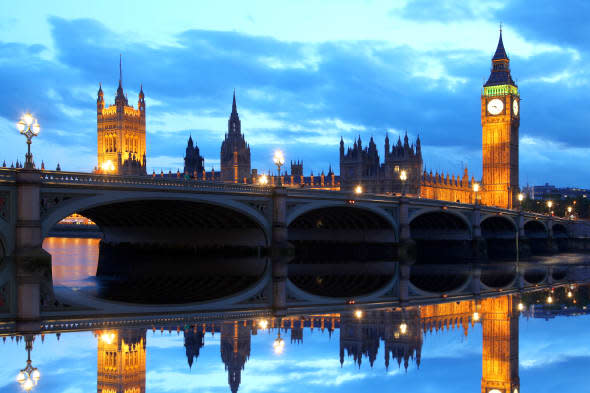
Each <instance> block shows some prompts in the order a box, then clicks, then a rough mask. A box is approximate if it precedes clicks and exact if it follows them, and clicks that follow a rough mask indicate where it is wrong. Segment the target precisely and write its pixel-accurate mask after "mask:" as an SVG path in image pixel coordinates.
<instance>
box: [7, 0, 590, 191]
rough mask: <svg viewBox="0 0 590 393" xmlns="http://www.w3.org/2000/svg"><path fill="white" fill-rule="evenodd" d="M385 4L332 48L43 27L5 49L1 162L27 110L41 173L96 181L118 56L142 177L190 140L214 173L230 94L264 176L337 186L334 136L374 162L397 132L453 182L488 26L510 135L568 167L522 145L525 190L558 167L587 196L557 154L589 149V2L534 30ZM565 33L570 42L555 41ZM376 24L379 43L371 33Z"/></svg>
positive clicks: (483, 69)
mask: <svg viewBox="0 0 590 393" xmlns="http://www.w3.org/2000/svg"><path fill="white" fill-rule="evenodd" d="M386 6H387V7H391V5H390V4H389V3H387V4H386V3H379V4H374V5H373V8H370V7H365V6H363V7H364V8H363V7H361V6H352V5H349V6H346V7H344V8H346V9H347V10H349V11H350V12H352V14H351V15H354V13H359V12H366V13H367V14H366V15H375V18H374V22H373V24H374V25H375V26H371V29H373V30H371V31H370V32H368V33H367V34H366V35H363V34H357V36H358V37H362V38H364V39H353V38H352V37H345V35H341V36H340V37H341V38H340V39H333V32H331V31H328V30H329V29H328V27H326V28H325V29H324V30H321V31H318V32H316V35H317V36H318V37H322V39H309V34H307V33H308V32H305V33H302V34H301V39H299V40H298V39H285V36H283V35H280V34H278V33H277V34H271V32H270V31H269V30H264V33H263V32H262V30H256V29H257V28H258V27H260V26H262V23H263V21H264V23H266V24H267V25H268V24H269V23H272V22H271V21H269V20H268V19H265V18H263V17H260V18H259V17H258V16H256V24H255V25H256V27H252V28H244V29H236V30H235V31H231V29H227V30H224V29H222V28H219V29H214V28H195V26H196V27H199V25H198V24H195V25H192V26H186V25H185V24H181V25H179V26H181V27H179V28H177V29H176V30H174V29H171V31H173V33H169V36H166V37H162V39H161V40H157V42H156V41H153V42H150V41H148V40H146V39H145V37H139V36H136V35H134V34H125V33H123V32H122V31H121V30H120V29H115V28H114V27H113V23H111V22H110V21H106V20H104V19H103V20H97V19H90V18H79V19H67V18H60V17H55V16H52V17H50V18H48V21H47V23H48V24H49V27H50V33H51V39H52V40H51V43H50V44H49V43H44V44H43V45H40V44H26V43H22V42H0V83H2V86H3V89H2V91H0V135H2V136H3V137H6V138H7V139H6V140H7V141H9V142H10V148H7V147H4V146H5V145H3V146H2V147H0V159H7V160H9V161H13V160H14V159H15V158H16V157H14V156H15V152H16V151H18V150H17V149H15V147H17V146H22V145H24V144H23V142H22V140H21V141H20V142H19V138H18V135H17V136H16V137H15V136H14V134H15V130H14V126H13V124H14V122H15V120H16V119H18V117H19V116H20V114H21V112H22V111H24V110H32V111H33V112H34V113H35V115H37V117H38V118H39V120H40V122H41V125H42V133H41V135H40V137H39V138H36V140H35V142H34V144H33V151H34V154H35V157H36V159H37V161H38V160H39V159H42V160H44V161H46V162H47V163H48V164H49V163H50V167H54V166H55V164H56V163H57V161H60V162H61V163H62V168H64V169H68V170H91V169H92V168H93V167H94V165H96V157H95V155H96V152H95V149H96V120H95V117H94V108H95V95H96V90H97V87H98V86H97V85H98V83H99V82H102V83H103V90H104V91H105V98H106V100H107V102H108V103H111V102H112V101H113V96H114V92H115V89H116V84H117V81H118V69H117V67H118V64H117V60H118V59H117V57H118V55H119V53H123V85H124V88H125V92H126V93H127V94H128V97H129V101H130V103H134V102H135V101H136V98H137V91H138V88H139V85H140V84H141V83H143V86H144V91H145V93H146V96H147V97H146V98H147V102H148V105H147V121H148V136H147V142H148V170H150V171H151V170H152V169H154V170H156V171H159V170H160V169H161V168H163V169H165V170H166V169H168V170H175V169H176V168H178V167H180V168H181V169H182V163H183V162H182V158H183V155H184V148H185V147H186V139H187V138H188V135H189V134H190V133H192V135H193V138H194V139H196V140H197V143H198V145H199V147H200V149H201V153H202V155H204V156H205V157H206V158H207V161H206V163H205V164H206V166H207V168H210V167H211V166H215V168H216V170H219V166H218V165H219V164H218V161H216V160H218V158H217V157H218V155H219V148H220V144H221V141H222V139H223V136H224V134H225V132H226V127H227V118H228V115H229V112H230V109H231V107H230V105H231V93H232V91H233V89H234V88H236V89H237V97H238V111H239V113H240V117H241V119H242V128H243V131H244V133H245V135H246V139H247V141H248V142H249V143H250V144H251V147H252V160H253V162H252V167H253V168H257V169H259V170H260V171H266V170H268V169H272V161H271V159H270V158H271V157H272V151H273V150H274V149H276V148H279V147H280V148H283V149H284V150H285V154H286V158H287V160H290V159H302V160H303V161H304V169H305V172H306V173H309V172H310V171H312V170H313V171H314V172H315V173H318V172H320V171H321V170H324V171H326V170H327V169H328V166H329V165H330V164H331V165H332V166H333V167H334V168H335V169H336V171H337V172H338V159H339V157H338V142H339V140H340V136H343V137H344V140H345V142H346V143H347V144H348V143H350V141H351V140H352V138H353V137H355V136H356V135H359V134H360V135H361V137H362V138H363V141H368V139H369V138H370V137H371V136H373V137H375V140H376V143H377V145H378V147H379V149H380V151H381V157H383V151H382V146H383V143H382V141H383V138H384V133H385V130H386V129H394V130H408V131H409V133H410V134H411V135H417V134H418V133H419V134H420V136H421V138H422V142H423V146H424V148H423V154H424V157H425V167H426V168H434V169H438V168H439V167H440V169H441V170H444V171H445V172H446V171H448V172H451V173H458V172H460V169H461V163H460V161H465V165H466V166H468V167H469V168H470V172H473V173H475V174H476V175H477V174H478V173H479V172H481V152H480V150H479V149H481V124H480V115H481V114H480V110H481V104H480V94H481V86H482V83H483V80H484V79H485V78H486V77H487V74H488V73H489V68H490V57H491V56H492V54H493V51H494V49H495V44H496V42H497V41H496V40H497V33H496V27H495V26H496V24H497V20H503V21H504V22H505V23H506V30H505V31H506V34H505V36H504V43H505V46H506V49H507V50H508V53H509V55H510V56H511V59H512V62H511V67H512V70H513V75H514V76H515V78H517V79H518V83H519V85H520V88H521V94H522V98H523V102H522V118H521V126H520V131H521V135H525V136H526V137H527V138H534V139H535V140H538V141H541V140H549V141H553V142H555V143H556V144H558V145H559V146H560V147H561V151H562V152H563V153H564V154H549V153H548V152H544V151H543V150H546V148H547V145H546V144H542V143H541V144H538V145H536V146H532V145H526V144H525V145H522V146H521V179H529V181H530V182H531V183H544V182H545V181H547V176H548V175H547V174H548V173H551V172H552V170H553V168H555V167H560V168H562V167H563V168H569V169H570V170H568V171H563V173H562V176H561V177H560V178H558V179H557V181H556V180H551V181H553V182H554V183H557V184H558V185H560V184H576V183H577V184H578V185H581V186H590V183H588V184H583V183H584V182H587V181H588V180H584V179H586V177H584V174H585V173H586V172H587V171H588V169H590V168H589V167H588V166H587V165H586V166H585V165H579V163H574V162H573V161H572V159H571V157H570V156H568V154H567V153H569V152H571V151H576V149H577V150H579V151H584V149H588V148H590V134H588V133H587V132H586V130H585V124H587V123H588V122H589V121H590V113H588V111H587V110H586V109H585V107H586V103H585V98H584V97H585V94H586V90H587V85H588V83H589V81H590V78H589V76H588V74H589V72H588V71H586V70H588V69H590V67H589V65H590V64H589V63H590V62H589V61H588V59H589V58H588V50H587V49H588V48H587V44H586V43H585V41H584V40H581V39H580V37H582V36H585V32H586V30H585V29H587V27H586V24H583V23H577V22H576V21H577V20H578V19H577V18H580V16H578V15H582V14H583V11H584V10H585V8H586V7H587V6H586V5H585V4H582V3H579V4H577V7H578V9H579V10H580V12H573V13H572V12H569V14H577V15H569V14H568V11H567V10H565V9H564V8H568V7H557V6H555V5H553V3H550V2H548V1H541V2H540V3H539V7H538V9H537V7H535V12H536V14H538V16H539V18H524V17H522V15H523V14H524V13H527V12H529V11H530V7H529V6H527V5H526V3H524V2H522V1H516V2H510V3H504V2H499V3H497V2H475V1H472V2H450V1H441V2H436V3H432V2H431V3H429V4H428V6H426V5H425V4H424V3H423V2H421V1H413V2H407V3H405V4H403V5H396V6H395V9H393V10H391V12H390V13H389V14H387V12H384V13H383V12H382V11H383V9H384V7H386ZM318 7H319V8H318V13H317V15H315V16H314V18H320V19H318V20H321V18H326V17H327V16H328V15H329V12H328V11H329V10H330V9H331V8H330V7H329V6H324V5H322V6H318ZM299 11H300V10H299ZM299 11H298V10H297V9H293V11H292V12H293V13H294V14H297V12H299ZM261 12H262V11H261ZM322 12H324V14H322ZM518 15H521V17H518ZM162 17H163V18H165V16H162ZM346 18H347V17H346V16H342V17H339V18H336V19H335V20H334V23H336V25H338V24H339V23H344V21H346V20H347V19H346ZM548 18H553V19H552V20H555V21H558V22H559V23H557V22H555V23H549V19H548ZM246 19H247V18H246ZM318 20H316V19H314V20H313V21H310V22H309V23H310V26H315V25H316V24H317V23H319V22H318ZM385 20H388V21H389V22H387V23H386V22H385ZM537 20H539V21H537ZM392 21H393V22H392ZM247 23H248V25H252V23H251V21H247ZM565 23H568V26H571V28H568V29H564V28H563V26H564V24H565ZM384 26H387V28H388V29H389V30H387V32H386V30H384V31H383V33H382V34H381V35H377V34H376V32H377V31H379V29H385V27H384ZM252 29H254V30H252ZM263 29H264V28H263ZM300 29H301V28H300ZM488 30H489V31H488ZM570 30H571V32H570ZM249 32H250V33H249ZM349 33H350V32H349ZM285 34H287V35H288V34H291V33H285ZM334 34H335V33H334ZM331 37H332V38H331ZM48 53H49V54H50V55H48ZM20 156H22V153H21V154H20ZM535 157H537V158H538V159H539V161H538V162H535V161H534V158H535ZM209 158H211V160H209ZM580 179H581V180H580ZM581 183H582V184H581Z"/></svg>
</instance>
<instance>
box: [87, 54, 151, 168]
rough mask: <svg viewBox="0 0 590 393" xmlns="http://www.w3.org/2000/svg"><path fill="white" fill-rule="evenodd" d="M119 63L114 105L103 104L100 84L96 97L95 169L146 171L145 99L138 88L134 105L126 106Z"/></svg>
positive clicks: (141, 89) (141, 90) (127, 104)
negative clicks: (135, 104) (96, 140)
mask: <svg viewBox="0 0 590 393" xmlns="http://www.w3.org/2000/svg"><path fill="white" fill-rule="evenodd" d="M122 78H123V77H122V72H121V64H120V63H119V87H118V88H117V96H116V97H115V105H111V106H106V107H105V102H104V93H103V91H102V86H100V87H99V89H98V98H97V100H96V124H97V133H98V145H97V148H98V167H97V168H96V171H97V172H99V173H107V174H119V175H145V174H146V142H145V99H144V94H143V87H141V88H140V91H139V100H138V102H137V109H135V108H134V107H133V106H129V103H128V101H127V96H126V95H125V94H124V93H123V82H122Z"/></svg>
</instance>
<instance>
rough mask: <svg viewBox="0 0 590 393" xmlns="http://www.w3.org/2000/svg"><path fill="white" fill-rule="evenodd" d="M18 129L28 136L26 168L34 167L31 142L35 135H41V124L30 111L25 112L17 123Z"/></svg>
mask: <svg viewBox="0 0 590 393" xmlns="http://www.w3.org/2000/svg"><path fill="white" fill-rule="evenodd" d="M16 129H17V130H18V131H19V132H20V133H21V134H23V135H24V136H25V137H27V155H26V156H25V158H26V160H25V169H33V168H34V165H33V155H32V154H31V142H32V139H33V138H34V137H36V136H37V135H39V131H41V126H40V125H39V123H37V120H36V119H35V118H33V116H31V114H30V113H25V114H24V115H23V116H22V117H21V119H20V121H19V122H18V123H16Z"/></svg>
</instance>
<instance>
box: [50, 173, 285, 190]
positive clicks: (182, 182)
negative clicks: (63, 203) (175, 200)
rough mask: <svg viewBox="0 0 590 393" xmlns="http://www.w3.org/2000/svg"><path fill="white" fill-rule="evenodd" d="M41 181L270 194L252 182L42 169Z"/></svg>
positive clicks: (267, 187)
mask: <svg viewBox="0 0 590 393" xmlns="http://www.w3.org/2000/svg"><path fill="white" fill-rule="evenodd" d="M41 182H42V183H43V184H44V185H60V186H63V185H74V184H79V185H85V186H86V185H90V186H93V185H96V186H102V187H104V186H107V187H108V186H130V187H136V186H151V187H159V188H168V189H170V188H172V189H189V190H194V191H228V192H247V193H260V194H270V193H271V192H272V190H273V187H271V186H260V185H254V184H236V183H221V182H211V181H202V180H193V179H184V178H167V177H149V176H112V175H103V174H91V173H80V172H57V171H42V172H41Z"/></svg>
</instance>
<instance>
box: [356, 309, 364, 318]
mask: <svg viewBox="0 0 590 393" xmlns="http://www.w3.org/2000/svg"><path fill="white" fill-rule="evenodd" d="M354 316H355V317H356V318H357V319H361V318H362V317H363V310H356V311H355V312H354Z"/></svg>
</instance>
